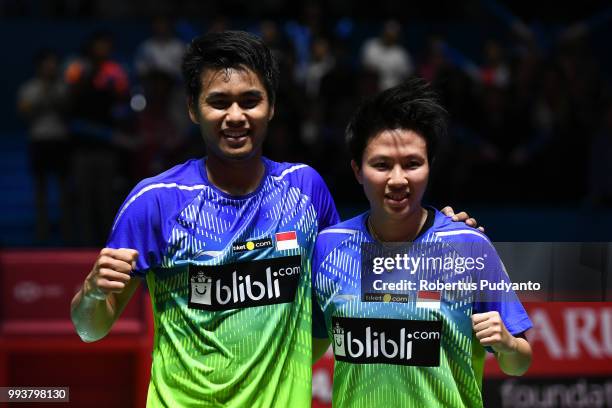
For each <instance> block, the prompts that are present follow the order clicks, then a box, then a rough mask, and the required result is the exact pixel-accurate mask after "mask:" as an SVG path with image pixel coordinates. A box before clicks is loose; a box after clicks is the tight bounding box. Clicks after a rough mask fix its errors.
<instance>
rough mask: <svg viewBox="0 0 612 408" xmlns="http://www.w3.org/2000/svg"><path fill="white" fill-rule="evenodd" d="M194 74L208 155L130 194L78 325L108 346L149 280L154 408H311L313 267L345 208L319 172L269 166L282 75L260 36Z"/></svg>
mask: <svg viewBox="0 0 612 408" xmlns="http://www.w3.org/2000/svg"><path fill="white" fill-rule="evenodd" d="M183 75H184V77H185V82H186V85H187V90H188V95H189V105H188V106H189V115H190V117H191V119H192V120H193V121H194V122H195V123H197V124H198V125H199V126H200V129H201V132H202V137H203V139H204V142H205V144H206V148H207V152H208V156H207V157H206V158H204V159H196V160H190V161H188V162H186V163H184V164H182V165H179V166H176V167H174V168H172V169H170V170H168V171H167V172H165V173H162V174H160V175H159V176H156V177H153V178H150V179H146V180H144V181H142V182H141V183H139V184H138V185H137V186H136V187H135V188H134V190H133V191H132V192H131V193H130V194H129V195H128V197H127V199H126V201H125V203H124V204H123V206H122V207H121V209H120V210H119V213H118V214H117V217H116V219H115V222H114V225H113V228H112V231H111V235H110V238H109V241H108V243H107V245H106V248H104V249H103V250H102V251H101V252H100V256H99V257H98V259H97V260H96V262H95V264H94V267H93V269H92V271H91V273H90V274H89V275H88V277H87V278H86V280H85V282H84V284H83V288H82V289H81V290H80V291H79V292H78V293H77V294H76V295H75V297H74V299H73V302H72V319H73V322H74V324H75V327H76V329H77V332H78V333H79V335H80V336H81V338H82V339H83V340H85V341H95V340H97V339H100V338H102V337H103V336H105V335H106V334H107V333H108V331H109V330H110V328H111V327H112V324H113V323H114V321H116V319H117V318H118V317H119V315H120V313H121V311H122V310H123V308H124V307H125V305H126V304H127V302H128V301H129V299H130V297H131V296H132V295H133V293H134V292H135V291H136V290H137V288H138V285H139V281H140V279H137V277H146V279H147V283H148V286H149V291H150V293H151V300H152V303H153V309H154V315H155V346H154V351H153V365H152V368H151V383H150V386H149V394H148V401H147V404H148V405H149V406H171V407H178V406H224V407H243V406H249V407H270V406H276V407H287V406H291V407H300V406H303V407H309V406H310V397H311V292H310V261H309V260H310V256H311V254H312V248H313V245H314V240H315V237H316V235H317V233H318V232H319V231H320V230H322V229H323V228H325V227H327V226H330V225H332V224H335V223H337V222H338V221H339V218H338V214H337V212H336V209H335V206H334V203H333V200H332V197H331V195H330V193H329V191H328V190H327V188H326V186H325V184H324V183H323V181H322V179H321V177H320V176H319V175H318V174H317V173H316V172H315V171H314V170H313V169H312V168H310V167H308V166H306V165H303V164H297V165H296V164H290V163H276V162H272V161H270V160H268V159H266V158H264V157H262V148H261V146H262V142H263V140H264V137H265V134H266V129H267V126H268V121H269V120H271V119H272V117H273V116H274V98H275V88H276V84H277V82H278V79H277V77H278V71H277V69H276V64H275V62H274V59H273V57H272V55H271V53H270V50H269V49H268V48H267V47H266V46H265V45H264V44H263V43H262V42H261V41H260V40H259V39H258V38H256V37H254V36H252V35H250V34H248V33H244V32H221V33H210V34H207V35H205V36H203V37H199V38H197V39H195V40H194V41H193V42H192V43H191V45H190V47H189V49H188V51H187V53H186V56H185V59H184V62H183ZM117 248H119V249H117Z"/></svg>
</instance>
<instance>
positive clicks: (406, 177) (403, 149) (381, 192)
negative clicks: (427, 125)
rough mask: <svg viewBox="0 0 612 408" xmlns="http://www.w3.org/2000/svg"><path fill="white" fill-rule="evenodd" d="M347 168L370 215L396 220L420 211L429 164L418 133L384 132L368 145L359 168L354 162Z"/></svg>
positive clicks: (425, 145)
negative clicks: (363, 195) (368, 208)
mask: <svg viewBox="0 0 612 408" xmlns="http://www.w3.org/2000/svg"><path fill="white" fill-rule="evenodd" d="M351 166H352V168H353V172H354V173H355V177H356V178H357V180H358V181H359V183H360V184H362V185H363V191H364V192H365V195H366V197H367V198H368V201H369V202H370V208H371V209H372V213H373V214H377V215H378V216H385V217H389V218H391V219H397V220H400V219H404V218H405V217H408V216H410V215H412V214H414V213H415V212H417V211H420V210H421V200H422V199H423V194H424V193H425V189H426V188H427V180H428V179H429V162H428V160H427V143H426V142H425V139H424V138H423V137H422V136H420V135H419V134H418V133H416V132H413V131H412V130H406V129H393V130H384V131H382V132H380V133H378V134H377V135H376V136H374V137H372V138H371V139H370V140H369V141H368V144H367V146H366V148H365V150H364V152H363V157H362V165H361V168H358V167H357V164H356V163H355V162H354V161H352V162H351Z"/></svg>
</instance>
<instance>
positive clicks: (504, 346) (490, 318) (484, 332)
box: [472, 311, 517, 353]
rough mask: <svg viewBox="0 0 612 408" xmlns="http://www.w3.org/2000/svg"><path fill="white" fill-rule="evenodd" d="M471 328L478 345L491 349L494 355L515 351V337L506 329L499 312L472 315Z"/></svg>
mask: <svg viewBox="0 0 612 408" xmlns="http://www.w3.org/2000/svg"><path fill="white" fill-rule="evenodd" d="M472 328H473V329H474V333H475V334H476V338H477V339H478V340H479V341H480V344H482V345H483V346H489V347H491V348H493V350H495V352H496V353H511V352H514V351H516V347H517V345H516V337H514V336H513V335H512V334H510V332H509V331H508V329H506V325H505V324H504V322H503V321H502V318H501V316H500V315H499V312H497V311H493V312H486V313H475V314H473V315H472Z"/></svg>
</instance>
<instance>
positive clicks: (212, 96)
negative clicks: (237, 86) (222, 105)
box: [206, 89, 263, 100]
mask: <svg viewBox="0 0 612 408" xmlns="http://www.w3.org/2000/svg"><path fill="white" fill-rule="evenodd" d="M230 96H231V95H230V94H228V93H226V92H211V93H209V94H208V95H206V99H207V100H208V99H216V98H228V97H230ZM238 97H240V98H244V97H247V98H263V92H261V91H258V90H255V89H253V90H250V91H246V92H243V93H241V94H240V95H239V96H238Z"/></svg>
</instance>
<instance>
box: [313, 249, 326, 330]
mask: <svg viewBox="0 0 612 408" xmlns="http://www.w3.org/2000/svg"><path fill="white" fill-rule="evenodd" d="M321 246H322V241H321V239H320V238H318V239H317V242H316V243H315V249H314V252H313V255H312V336H313V337H316V338H318V339H326V338H328V337H329V336H328V334H327V326H326V324H325V314H324V313H323V308H322V307H321V300H322V298H321V297H320V296H319V292H318V290H317V276H318V275H319V268H320V266H321V261H322V259H321V253H322V251H321Z"/></svg>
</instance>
